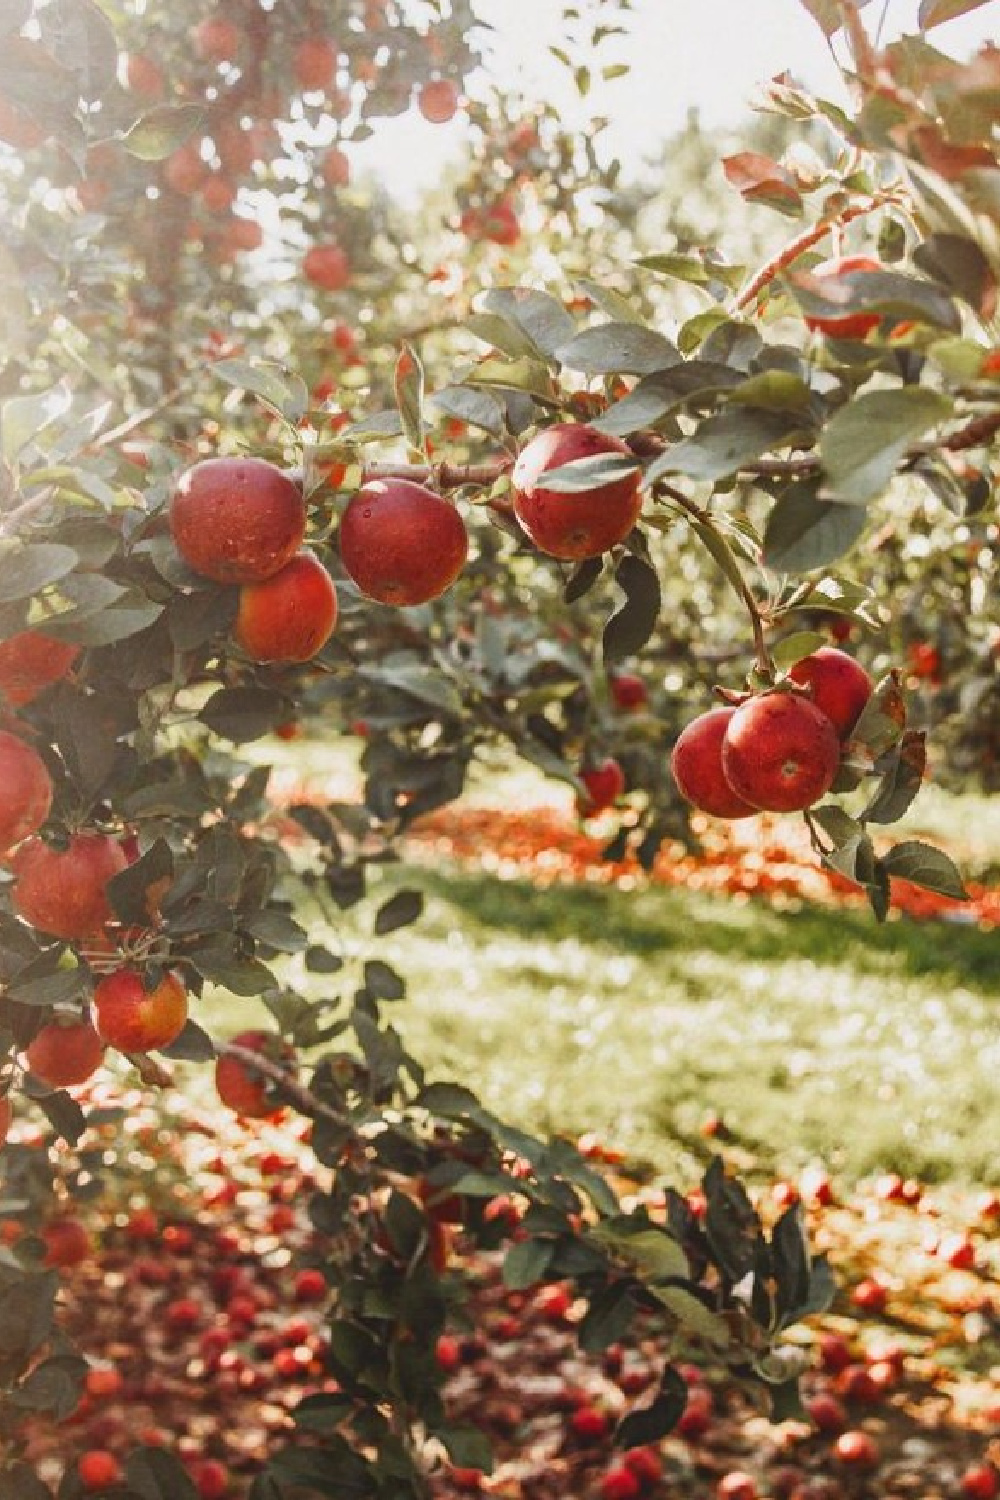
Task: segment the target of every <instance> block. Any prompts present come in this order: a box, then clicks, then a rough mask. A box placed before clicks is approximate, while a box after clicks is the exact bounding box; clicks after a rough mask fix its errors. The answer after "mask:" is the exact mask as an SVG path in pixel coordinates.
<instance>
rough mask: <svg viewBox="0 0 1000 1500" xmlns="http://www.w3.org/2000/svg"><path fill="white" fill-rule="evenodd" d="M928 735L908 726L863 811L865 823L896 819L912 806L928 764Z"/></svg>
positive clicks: (891, 753) (893, 821)
mask: <svg viewBox="0 0 1000 1500" xmlns="http://www.w3.org/2000/svg"><path fill="white" fill-rule="evenodd" d="M926 738H927V737H926V735H925V734H924V733H923V731H922V730H917V729H907V730H906V731H905V733H904V734H903V737H902V739H901V740H900V741H899V743H898V745H896V746H895V747H894V749H893V750H892V751H891V752H890V760H889V765H888V766H887V767H885V768H884V769H881V768H880V770H881V779H880V781H879V784H878V786H877V788H876V790H875V793H874V795H873V797H872V799H871V801H870V802H869V803H868V806H867V807H866V808H865V810H864V812H863V813H862V814H861V822H863V823H895V822H896V821H897V820H898V819H899V818H901V817H902V816H903V814H904V813H905V812H906V811H907V809H908V808H909V807H910V804H911V803H912V802H913V800H914V798H915V797H916V795H917V793H918V792H919V791H920V788H921V786H922V785H923V779H924V769H925V767H926V765H927V744H926Z"/></svg>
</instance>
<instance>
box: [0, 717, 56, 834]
mask: <svg viewBox="0 0 1000 1500" xmlns="http://www.w3.org/2000/svg"><path fill="white" fill-rule="evenodd" d="M51 808H52V778H51V776H50V775H49V772H48V768H47V766H46V764H45V762H44V761H43V760H42V757H41V756H40V755H39V754H38V752H37V750H33V749H32V747H31V746H30V745H27V744H25V742H24V740H22V739H18V737H17V735H16V734H8V732H7V730H6V729H0V855H3V854H6V853H7V851H8V849H13V848H14V846H15V844H20V843H21V841H22V840H23V839H26V838H28V837H30V835H31V834H33V833H37V832H38V830H39V828H41V826H42V824H43V823H44V822H45V820H46V818H47V817H48V815H49V812H50V811H51Z"/></svg>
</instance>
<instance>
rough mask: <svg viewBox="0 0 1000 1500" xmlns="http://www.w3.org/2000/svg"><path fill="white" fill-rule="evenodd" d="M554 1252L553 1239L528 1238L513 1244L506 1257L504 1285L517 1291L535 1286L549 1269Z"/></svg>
mask: <svg viewBox="0 0 1000 1500" xmlns="http://www.w3.org/2000/svg"><path fill="white" fill-rule="evenodd" d="M554 1252H555V1245H554V1243H553V1242H552V1241H551V1240H533V1239H527V1240H521V1241H520V1242H519V1243H518V1244H516V1245H512V1246H511V1247H510V1249H509V1250H508V1251H507V1254H506V1256H505V1257H504V1263H503V1281H504V1286H507V1287H510V1288H511V1290H512V1291H515V1292H522V1291H524V1290H525V1288H526V1287H529V1286H534V1285H535V1284H536V1282H539V1281H541V1279H542V1277H543V1276H544V1275H545V1272H546V1271H547V1270H548V1268H549V1265H550V1263H551V1261H552V1256H553V1254H554Z"/></svg>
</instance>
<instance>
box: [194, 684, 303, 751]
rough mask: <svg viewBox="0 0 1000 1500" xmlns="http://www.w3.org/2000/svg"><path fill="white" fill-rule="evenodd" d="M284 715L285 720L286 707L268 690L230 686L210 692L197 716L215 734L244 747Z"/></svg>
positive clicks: (265, 732) (270, 728)
mask: <svg viewBox="0 0 1000 1500" xmlns="http://www.w3.org/2000/svg"><path fill="white" fill-rule="evenodd" d="M283 715H284V716H285V717H287V705H286V704H285V701H284V699H283V698H282V697H281V696H280V694H278V693H275V692H273V691H272V690H271V689H269V688H254V687H232V688H220V689H219V690H218V692H216V693H213V694H212V696H211V697H210V698H209V700H208V702H207V703H206V704H205V705H204V707H203V708H202V710H201V713H200V714H199V715H198V717H199V718H200V719H201V721H202V723H203V724H206V725H207V726H208V728H209V729H211V730H213V732H214V733H215V734H219V735H222V736H223V737H224V738H225V739H228V740H233V741H234V742H235V743H236V744H243V743H244V742H245V741H247V740H259V739H260V738H261V737H262V736H263V735H265V734H269V733H270V732H271V730H272V729H275V728H277V726H278V724H280V723H281V721H282V716H283Z"/></svg>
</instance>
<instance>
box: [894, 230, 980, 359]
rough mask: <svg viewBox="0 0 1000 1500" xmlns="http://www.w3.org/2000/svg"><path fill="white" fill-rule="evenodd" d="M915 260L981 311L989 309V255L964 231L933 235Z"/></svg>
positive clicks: (919, 250) (950, 289)
mask: <svg viewBox="0 0 1000 1500" xmlns="http://www.w3.org/2000/svg"><path fill="white" fill-rule="evenodd" d="M913 261H914V264H915V265H916V266H918V267H919V268H920V270H921V271H924V272H926V274H927V275H928V276H933V278H934V280H935V281H939V282H941V283H942V285H944V286H946V287H947V288H948V290H949V292H951V293H953V294H954V295H955V296H956V297H962V298H963V299H964V300H965V301H966V302H968V303H970V304H971V306H972V307H974V308H975V309H976V310H977V312H978V311H983V310H984V309H985V305H986V299H987V296H988V295H989V294H990V293H991V292H992V289H993V273H992V272H991V270H990V263H989V261H988V260H987V258H986V256H985V255H984V254H983V252H982V250H980V248H979V246H978V245H977V244H974V242H973V241H972V240H970V239H966V237H965V236H964V235H961V234H932V235H929V236H928V237H927V239H925V240H923V241H922V242H921V243H920V244H919V245H918V246H917V247H916V249H915V250H914V252H913ZM980 358H982V351H981V350H980Z"/></svg>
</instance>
